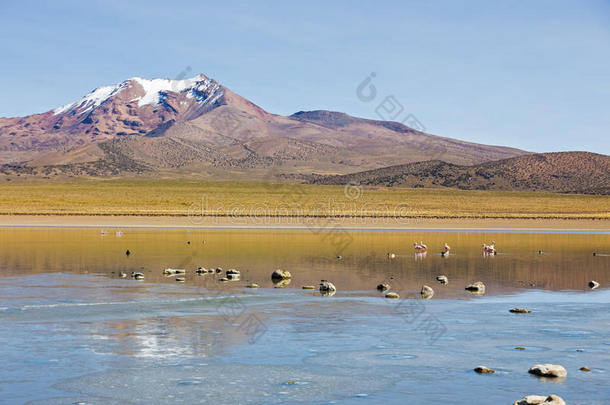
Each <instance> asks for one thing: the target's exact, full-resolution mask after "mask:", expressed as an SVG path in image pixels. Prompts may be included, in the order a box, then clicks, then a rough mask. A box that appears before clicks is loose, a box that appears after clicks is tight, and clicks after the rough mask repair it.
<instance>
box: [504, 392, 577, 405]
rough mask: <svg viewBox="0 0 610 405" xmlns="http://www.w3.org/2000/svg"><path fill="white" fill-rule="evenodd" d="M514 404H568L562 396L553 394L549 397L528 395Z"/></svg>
mask: <svg viewBox="0 0 610 405" xmlns="http://www.w3.org/2000/svg"><path fill="white" fill-rule="evenodd" d="M513 405H566V403H565V401H564V400H563V399H562V398H561V397H559V396H557V395H554V394H551V395H549V396H548V397H543V396H542V395H528V396H527V397H524V398H521V399H520V400H518V401H516V402H515V403H514V404H513Z"/></svg>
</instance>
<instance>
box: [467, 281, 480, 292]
mask: <svg viewBox="0 0 610 405" xmlns="http://www.w3.org/2000/svg"><path fill="white" fill-rule="evenodd" d="M465 290H466V291H470V292H471V293H474V294H484V293H485V284H483V283H482V282H480V281H477V282H476V283H472V284H470V285H467V286H466V288H465Z"/></svg>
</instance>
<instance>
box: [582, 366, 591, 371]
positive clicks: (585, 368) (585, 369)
mask: <svg viewBox="0 0 610 405" xmlns="http://www.w3.org/2000/svg"><path fill="white" fill-rule="evenodd" d="M579 370H580V371H591V369H590V368H589V367H586V366H583V367H581V368H579Z"/></svg>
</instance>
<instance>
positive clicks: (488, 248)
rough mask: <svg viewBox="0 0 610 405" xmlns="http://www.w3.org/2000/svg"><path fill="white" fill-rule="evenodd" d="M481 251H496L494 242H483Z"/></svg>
mask: <svg viewBox="0 0 610 405" xmlns="http://www.w3.org/2000/svg"><path fill="white" fill-rule="evenodd" d="M483 251H484V252H485V253H496V242H494V241H492V242H491V245H486V244H485V243H483Z"/></svg>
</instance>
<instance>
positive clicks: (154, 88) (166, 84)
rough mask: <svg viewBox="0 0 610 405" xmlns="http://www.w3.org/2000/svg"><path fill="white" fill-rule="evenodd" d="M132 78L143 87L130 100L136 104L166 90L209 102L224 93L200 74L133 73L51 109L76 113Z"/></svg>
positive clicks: (146, 102) (154, 99)
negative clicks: (181, 76)
mask: <svg viewBox="0 0 610 405" xmlns="http://www.w3.org/2000/svg"><path fill="white" fill-rule="evenodd" d="M133 82H136V83H138V84H139V85H140V86H142V88H143V89H144V95H143V96H141V97H136V98H134V99H133V100H131V101H137V102H138V107H142V106H145V105H156V104H159V103H161V102H162V101H163V99H164V98H165V96H166V95H167V92H174V93H183V94H185V96H186V97H187V98H190V99H195V100H197V102H199V103H200V104H212V103H214V102H216V101H217V100H218V99H219V98H220V97H221V96H222V95H223V94H224V92H223V91H222V90H221V87H220V85H219V84H218V83H216V82H215V81H214V80H210V79H208V78H207V77H205V76H204V75H198V76H195V77H193V78H190V79H184V80H170V79H152V80H148V79H143V78H141V77H134V78H131V79H129V80H126V81H124V82H122V83H119V84H116V85H114V86H106V87H99V88H97V89H95V90H93V91H92V92H91V93H89V94H87V95H86V96H85V97H83V98H81V99H80V100H78V101H76V102H74V103H72V104H67V105H65V106H63V107H59V108H57V109H55V110H53V112H54V113H55V115H57V114H61V113H64V112H66V111H70V110H73V109H76V110H78V112H79V114H82V113H85V112H87V111H90V110H92V109H93V108H95V107H98V106H100V105H101V104H102V103H103V102H105V101H106V100H108V99H109V98H110V97H112V96H114V95H116V94H117V93H119V92H121V91H122V90H123V89H125V88H127V87H129V86H131V85H132V83H133Z"/></svg>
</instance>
